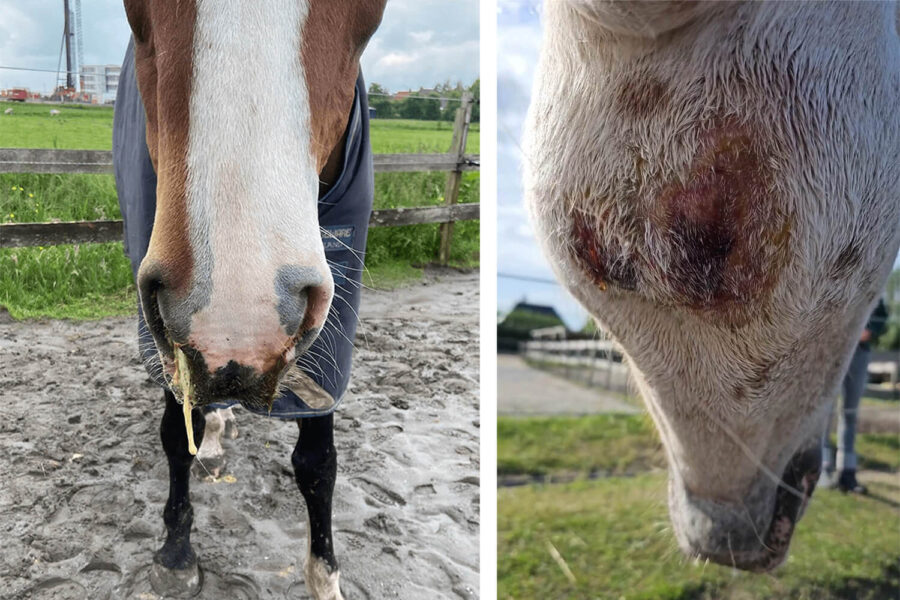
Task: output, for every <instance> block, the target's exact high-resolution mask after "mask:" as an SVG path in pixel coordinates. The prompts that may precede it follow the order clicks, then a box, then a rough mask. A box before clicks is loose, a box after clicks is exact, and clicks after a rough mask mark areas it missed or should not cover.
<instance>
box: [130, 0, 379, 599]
mask: <svg viewBox="0 0 900 600" xmlns="http://www.w3.org/2000/svg"><path fill="white" fill-rule="evenodd" d="M384 4H385V0H267V1H265V2H232V1H229V0H177V1H176V0H173V1H168V0H125V8H126V13H127V16H128V21H129V23H130V25H131V28H132V31H133V35H134V40H135V67H136V72H137V80H138V86H139V89H140V93H141V96H142V98H143V102H144V107H145V110H146V119H147V145H148V148H149V151H150V156H151V159H152V161H153V165H154V167H155V170H156V173H157V177H158V183H157V208H156V217H155V225H154V228H153V233H152V237H151V239H150V246H149V250H148V252H147V255H146V257H145V258H144V261H143V263H142V264H141V267H140V271H139V274H138V288H139V292H140V297H141V302H142V306H143V311H144V314H145V315H146V320H147V324H148V326H149V328H150V330H151V332H152V334H153V338H154V341H155V343H156V346H157V349H158V351H159V354H160V357H161V360H162V365H163V368H164V370H165V372H166V374H167V375H168V376H170V377H171V376H173V375H174V373H175V361H174V356H175V354H174V350H175V348H176V347H177V348H179V349H181V350H182V351H183V352H184V354H185V356H186V357H187V360H188V370H189V372H190V379H191V381H192V384H193V387H194V395H195V397H194V404H195V406H197V407H203V406H205V405H208V404H210V403H214V402H216V401H217V400H218V401H221V400H225V399H228V398H238V399H240V401H241V403H242V404H245V405H247V406H255V407H260V406H268V405H269V403H270V402H271V400H272V398H273V396H274V395H275V393H276V390H277V389H278V385H279V381H280V379H281V377H282V376H283V375H284V373H285V371H286V370H287V369H288V368H290V366H291V365H292V364H293V363H294V361H295V359H296V358H297V357H298V356H299V355H300V354H302V353H303V352H304V350H305V349H307V348H308V347H309V345H310V344H311V343H312V341H313V340H314V339H315V337H316V335H317V334H318V332H319V331H320V330H321V328H322V327H323V324H324V322H325V319H326V316H327V315H328V313H329V306H330V303H331V299H332V296H333V289H334V288H333V282H332V276H331V272H330V270H329V268H328V265H327V264H326V260H325V254H324V251H323V245H322V242H321V237H320V231H319V227H318V218H317V198H318V196H319V190H320V184H323V185H327V184H329V183H332V182H333V180H334V179H335V177H336V176H337V174H338V171H339V167H340V165H341V160H342V148H343V147H342V144H341V141H342V137H343V135H344V129H345V126H346V124H347V121H348V115H349V114H350V110H351V105H352V102H353V98H354V86H355V82H356V78H357V75H358V69H359V57H360V54H361V52H362V50H363V48H364V47H365V45H366V43H367V41H368V39H369V37H370V36H371V35H372V33H373V32H374V31H375V29H376V28H377V26H378V24H379V22H380V20H381V15H382V12H383V10H384ZM193 423H194V426H193V428H194V435H195V437H196V438H197V439H198V440H202V438H203V430H204V418H203V415H202V411H201V410H200V409H199V408H195V409H194V410H193ZM298 425H299V427H300V433H301V435H300V439H299V441H298V444H297V448H296V449H295V451H294V453H293V455H292V463H293V465H294V470H295V473H296V479H297V483H298V485H299V488H300V491H301V492H302V494H303V496H304V498H305V499H306V503H307V509H308V513H309V524H310V529H309V536H310V545H309V557H308V560H307V563H306V568H305V574H306V584H307V587H308V589H309V591H310V592H311V594H312V595H313V596H314V597H315V598H317V599H326V598H327V599H333V598H341V592H340V587H339V571H338V565H337V562H336V560H335V557H334V552H333V548H332V538H331V496H332V492H333V487H334V478H335V473H336V464H337V463H336V458H335V449H334V444H333V435H332V420H331V418H330V417H328V418H327V419H310V420H309V421H308V422H306V421H303V420H298ZM161 433H162V440H163V446H164V449H165V452H166V455H167V457H168V462H169V469H170V491H169V499H168V502H167V503H166V507H165V512H164V520H165V523H166V527H167V531H168V535H167V538H166V541H165V544H164V545H163V547H162V549H161V550H159V552H157V554H156V556H155V560H154V568H153V571H152V576H151V581H152V582H153V583H154V587H155V588H156V589H157V591H158V592H161V593H193V592H196V591H197V590H198V589H199V585H200V582H199V570H198V567H197V558H196V556H195V554H194V552H193V550H192V549H191V544H190V529H191V523H192V520H193V519H192V514H193V510H192V508H191V504H190V501H189V498H188V480H189V468H190V464H191V461H192V460H193V456H191V455H190V454H189V452H188V446H187V441H186V431H185V424H184V420H183V418H182V414H181V408H180V407H179V406H178V404H177V402H176V398H175V396H174V395H173V394H172V393H171V392H169V391H167V392H166V409H165V415H164V416H163V421H162V425H161Z"/></svg>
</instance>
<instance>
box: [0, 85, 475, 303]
mask: <svg viewBox="0 0 900 600" xmlns="http://www.w3.org/2000/svg"><path fill="white" fill-rule="evenodd" d="M7 107H12V108H13V111H14V113H13V114H12V115H3V114H2V112H3V111H4V110H5V109H6V108H7ZM51 108H56V109H58V110H60V112H61V114H60V115H58V116H55V117H51V116H50V115H49V111H50V109H51ZM452 135H453V133H452V124H448V123H443V122H431V121H410V120H377V119H376V120H373V121H372V122H371V138H372V146H373V150H374V152H376V153H400V152H407V153H420V152H446V151H447V150H448V149H449V147H450V140H451V138H452ZM478 144H479V129H478V125H477V124H475V125H473V127H472V128H471V130H470V134H469V138H468V142H467V152H470V153H477V152H478V147H479V146H478ZM111 146H112V109H111V108H108V107H90V106H53V107H51V106H47V105H40V104H27V103H26V104H19V103H8V102H0V148H62V149H79V148H81V149H96V150H109V149H110V148H111ZM446 177H447V175H446V174H445V173H439V172H438V173H380V174H377V175H376V176H375V208H376V209H379V208H396V207H399V206H428V205H437V204H441V203H442V202H443V193H444V183H445V181H446ZM478 197H479V175H478V173H477V172H474V173H465V174H464V175H463V182H462V186H461V190H460V202H477V201H478ZM118 218H121V214H120V212H119V207H118V201H117V199H116V190H115V183H114V181H113V178H112V176H109V175H32V174H0V222H3V223H24V222H44V221H54V220H58V221H76V220H95V219H118ZM439 242H440V234H439V226H438V225H416V226H411V227H391V228H379V229H373V230H370V232H369V242H368V252H367V257H366V264H367V268H368V270H369V272H368V273H367V274H366V276H365V280H364V283H365V284H366V285H369V286H372V287H394V286H397V285H402V284H403V283H405V282H408V281H410V280H412V279H416V278H418V277H421V274H422V266H423V265H425V264H427V263H429V262H431V261H433V260H435V259H436V257H437V250H438V245H439ZM478 247H479V223H478V222H477V221H469V222H460V223H457V224H456V225H455V227H454V232H453V242H452V247H451V264H453V265H456V266H463V267H471V266H475V265H477V264H478ZM0 306H4V307H6V308H7V309H8V310H9V312H10V313H11V314H12V315H13V316H14V317H16V318H29V317H40V316H47V317H53V318H97V317H103V316H109V315H116V314H127V313H129V312H133V311H134V307H135V295H134V287H133V284H132V283H131V273H130V267H129V265H128V260H127V259H126V258H125V256H124V255H123V253H122V247H121V244H96V245H86V246H82V247H80V248H75V247H72V246H55V247H50V248H12V249H0Z"/></svg>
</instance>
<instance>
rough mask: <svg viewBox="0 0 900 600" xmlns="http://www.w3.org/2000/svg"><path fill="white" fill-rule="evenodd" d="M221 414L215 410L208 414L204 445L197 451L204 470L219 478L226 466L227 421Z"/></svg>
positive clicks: (204, 431)
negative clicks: (224, 446)
mask: <svg viewBox="0 0 900 600" xmlns="http://www.w3.org/2000/svg"><path fill="white" fill-rule="evenodd" d="M221 413H222V411H220V410H214V411H212V412H209V413H207V414H206V427H205V428H204V430H203V443H202V444H200V448H199V449H198V450H197V458H198V459H199V460H200V462H201V463H202V464H203V470H204V471H206V472H208V473H209V475H211V476H213V477H219V476H220V475H221V474H222V469H223V468H224V466H225V448H223V447H222V435H223V434H224V433H225V419H223V418H222V414H221Z"/></svg>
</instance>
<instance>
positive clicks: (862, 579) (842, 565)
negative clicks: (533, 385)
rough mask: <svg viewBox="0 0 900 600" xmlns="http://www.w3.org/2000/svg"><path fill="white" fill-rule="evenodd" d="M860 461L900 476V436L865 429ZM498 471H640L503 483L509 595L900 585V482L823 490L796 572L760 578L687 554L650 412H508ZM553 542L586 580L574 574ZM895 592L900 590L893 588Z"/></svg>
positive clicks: (502, 587)
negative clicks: (845, 491) (848, 491)
mask: <svg viewBox="0 0 900 600" xmlns="http://www.w3.org/2000/svg"><path fill="white" fill-rule="evenodd" d="M858 449H859V452H860V455H861V468H864V469H879V470H883V471H887V472H893V473H894V474H896V473H897V472H898V470H900V439H898V438H897V436H892V435H862V436H860V439H859V446H858ZM497 456H498V473H499V474H500V475H532V476H534V475H537V476H542V477H549V478H551V479H552V478H554V477H557V478H559V479H564V478H567V477H568V478H571V476H572V475H573V474H579V475H581V476H583V477H587V476H589V475H595V474H597V473H605V474H620V473H630V474H635V473H637V475H636V476H631V477H616V476H614V477H605V478H602V479H598V480H586V479H581V480H577V481H575V482H573V483H567V484H554V485H527V486H521V487H513V488H501V489H500V490H499V492H498V494H499V496H498V525H499V533H498V552H499V554H498V569H499V571H498V577H499V580H498V581H499V584H498V585H499V588H498V589H499V592H500V596H499V597H500V598H516V599H520V600H521V599H525V598H614V599H618V598H627V599H629V600H630V599H638V598H643V599H648V600H649V599H654V600H655V599H671V600H675V599H679V600H756V599H760V598H778V599H781V598H795V599H801V600H815V599H819V598H821V599H826V600H827V599H838V598H839V599H846V600H850V599H856V598H859V599H867V600H876V599H879V600H880V599H882V598H895V597H897V596H896V593H895V591H896V590H897V589H898V587H897V586H898V585H900V505H898V499H900V481H898V480H897V479H896V478H895V479H894V480H893V482H892V481H891V479H890V477H889V476H888V477H885V478H879V479H878V481H876V482H871V483H870V491H871V495H870V496H869V497H858V496H845V495H842V494H840V493H839V492H836V491H833V490H819V491H818V492H817V493H816V494H815V496H814V497H813V500H812V502H811V503H810V506H809V509H808V511H807V513H806V515H805V516H804V517H803V520H802V521H801V522H800V524H799V525H798V528H797V533H796V536H795V538H794V542H793V544H792V552H791V555H790V557H789V559H788V563H787V565H786V566H785V567H783V568H781V569H779V570H778V571H777V572H776V573H775V574H774V575H772V576H770V575H749V574H746V573H742V572H738V571H733V570H731V569H727V568H723V567H719V566H716V565H712V564H709V565H702V564H701V565H696V564H693V563H692V562H690V561H688V560H686V559H685V558H683V556H682V555H681V553H680V551H679V550H678V549H677V545H676V542H675V538H674V535H673V534H672V532H671V525H670V522H669V515H668V509H667V506H666V476H665V474H664V473H662V472H661V471H659V470H655V471H649V470H651V469H654V468H656V467H661V466H663V465H664V457H663V454H662V450H661V446H660V444H659V441H658V436H657V435H656V432H655V429H654V428H653V425H652V423H650V421H649V417H647V416H646V415H596V416H590V417H576V418H573V417H540V418H531V417H529V418H516V417H501V418H500V419H499V422H498V442H497ZM548 543H550V544H552V545H553V547H554V548H555V549H556V551H558V552H559V554H560V555H561V556H562V558H563V560H564V561H565V562H566V564H567V566H568V568H569V569H570V570H571V572H572V574H573V575H574V576H575V583H574V584H572V583H570V581H569V580H568V579H567V577H566V576H565V574H564V573H563V570H562V569H561V567H560V566H559V565H558V564H557V562H556V561H555V560H554V558H553V556H552V555H551V551H550V549H549V546H548ZM891 594H894V595H891Z"/></svg>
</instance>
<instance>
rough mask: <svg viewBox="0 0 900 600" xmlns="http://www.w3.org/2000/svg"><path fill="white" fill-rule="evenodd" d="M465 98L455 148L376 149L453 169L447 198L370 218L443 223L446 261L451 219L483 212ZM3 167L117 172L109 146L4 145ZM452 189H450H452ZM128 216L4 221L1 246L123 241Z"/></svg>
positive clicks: (388, 165)
mask: <svg viewBox="0 0 900 600" xmlns="http://www.w3.org/2000/svg"><path fill="white" fill-rule="evenodd" d="M464 100H465V101H464V102H463V103H462V104H463V108H462V109H461V110H462V111H463V112H462V113H461V116H458V118H457V120H456V123H455V126H454V130H453V143H452V144H451V150H452V151H451V152H447V153H440V154H375V155H374V156H373V158H372V162H373V164H374V166H375V172H376V173H413V172H425V171H449V175H448V185H447V190H446V191H445V194H444V195H445V199H444V202H445V203H444V204H443V205H441V206H420V207H414V208H394V209H385V210H376V211H374V212H373V213H372V216H371V218H370V219H369V225H370V226H371V227H397V226H403V225H421V224H425V223H442V224H444V225H443V227H442V230H441V246H440V256H439V258H440V261H441V262H443V263H446V262H447V258H448V256H449V247H450V246H449V244H450V237H449V231H450V229H449V224H452V223H453V222H454V221H472V220H476V219H478V218H479V214H480V204H478V203H469V204H457V203H456V202H457V196H458V194H459V177H460V176H461V173H462V172H463V171H476V170H478V169H479V155H477V154H464V152H463V149H464V148H465V140H466V136H467V134H468V129H469V117H468V115H470V114H471V104H472V98H471V96H467V97H466V98H465V99H464ZM0 173H66V174H73V173H80V174H91V175H103V174H112V173H113V164H112V152H110V151H109V150H53V149H45V148H0ZM448 194H449V195H448ZM122 227H123V226H122V221H120V220H119V221H76V222H67V223H3V224H0V248H13V247H22V246H55V245H58V244H89V243H99V242H117V241H120V240H121V239H122Z"/></svg>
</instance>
